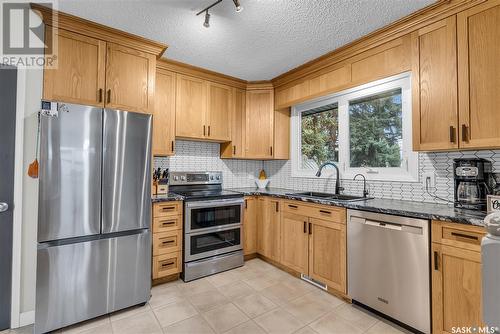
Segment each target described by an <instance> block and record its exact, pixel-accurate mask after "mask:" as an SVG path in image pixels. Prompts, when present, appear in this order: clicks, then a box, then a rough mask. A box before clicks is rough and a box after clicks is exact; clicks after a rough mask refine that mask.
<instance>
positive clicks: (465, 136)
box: [462, 124, 469, 142]
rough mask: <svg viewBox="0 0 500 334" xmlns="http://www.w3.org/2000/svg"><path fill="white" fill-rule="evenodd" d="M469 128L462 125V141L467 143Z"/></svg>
mask: <svg viewBox="0 0 500 334" xmlns="http://www.w3.org/2000/svg"><path fill="white" fill-rule="evenodd" d="M468 132H469V127H468V126H467V125H465V124H462V141H465V142H468V141H469V134H468Z"/></svg>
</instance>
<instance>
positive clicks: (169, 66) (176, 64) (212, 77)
mask: <svg viewBox="0 0 500 334" xmlns="http://www.w3.org/2000/svg"><path fill="white" fill-rule="evenodd" d="M156 67H157V68H158V69H163V70H167V71H171V72H176V73H180V74H184V75H189V76H194V77H197V78H201V79H205V80H208V81H213V82H217V83H220V84H224V85H229V86H232V87H236V88H240V89H245V88H246V86H247V82H246V81H245V80H242V79H238V78H235V77H232V76H229V75H225V74H221V73H218V72H214V71H210V70H207V69H204V68H201V67H197V66H193V65H189V64H186V63H182V62H180V61H176V60H172V59H165V58H162V59H158V61H157V62H156Z"/></svg>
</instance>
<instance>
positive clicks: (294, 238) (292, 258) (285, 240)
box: [281, 212, 309, 275]
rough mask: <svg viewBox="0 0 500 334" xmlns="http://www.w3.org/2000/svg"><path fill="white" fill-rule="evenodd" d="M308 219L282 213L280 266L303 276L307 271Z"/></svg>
mask: <svg viewBox="0 0 500 334" xmlns="http://www.w3.org/2000/svg"><path fill="white" fill-rule="evenodd" d="M308 224H309V218H308V217H305V216H299V215H296V214H292V213H288V212H287V213H283V215H282V220H281V264H283V265H285V266H287V267H289V268H292V269H293V270H296V271H298V272H300V273H303V274H306V275H307V274H308V272H309V270H308V268H309V263H308V262H309V258H308V254H309V235H308V231H307V228H308Z"/></svg>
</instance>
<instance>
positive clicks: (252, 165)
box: [154, 140, 263, 188]
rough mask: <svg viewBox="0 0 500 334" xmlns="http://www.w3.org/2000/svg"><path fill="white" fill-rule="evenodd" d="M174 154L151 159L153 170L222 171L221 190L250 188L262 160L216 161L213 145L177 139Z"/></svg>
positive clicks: (261, 165)
mask: <svg viewBox="0 0 500 334" xmlns="http://www.w3.org/2000/svg"><path fill="white" fill-rule="evenodd" d="M175 151H176V152H175V155H174V156H172V157H165V158H155V163H154V165H155V168H158V167H161V168H170V171H173V172H185V171H193V172H198V171H222V172H223V173H224V174H223V179H224V184H223V187H224V188H237V187H253V186H255V182H254V179H255V178H256V177H257V176H258V173H259V171H260V170H261V169H262V168H263V163H262V161H254V160H229V159H221V158H220V145H219V144H217V143H208V142H197V141H185V140H177V141H176V142H175Z"/></svg>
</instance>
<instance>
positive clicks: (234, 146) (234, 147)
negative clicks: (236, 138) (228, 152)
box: [233, 145, 236, 154]
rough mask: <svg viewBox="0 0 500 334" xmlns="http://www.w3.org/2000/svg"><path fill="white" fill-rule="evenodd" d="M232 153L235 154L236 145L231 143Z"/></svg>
mask: <svg viewBox="0 0 500 334" xmlns="http://www.w3.org/2000/svg"><path fill="white" fill-rule="evenodd" d="M233 154H236V145H233Z"/></svg>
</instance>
